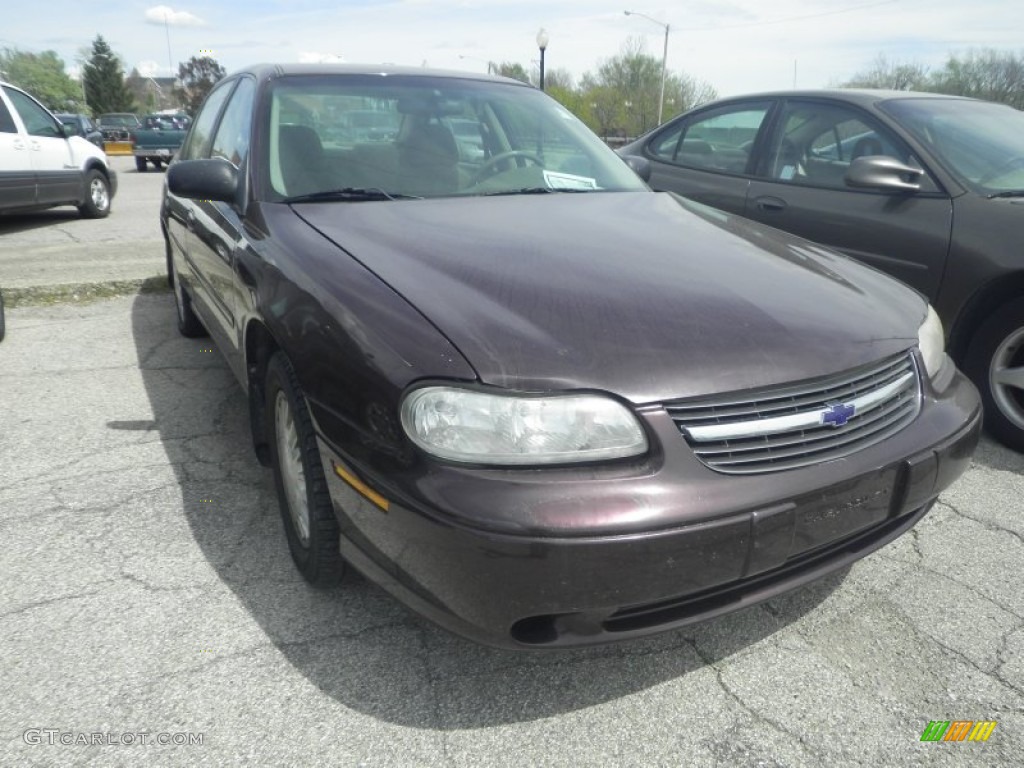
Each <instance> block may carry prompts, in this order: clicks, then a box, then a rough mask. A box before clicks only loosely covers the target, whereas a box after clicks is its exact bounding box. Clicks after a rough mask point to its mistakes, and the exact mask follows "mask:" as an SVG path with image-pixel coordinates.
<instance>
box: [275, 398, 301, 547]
mask: <svg viewBox="0 0 1024 768" xmlns="http://www.w3.org/2000/svg"><path fill="white" fill-rule="evenodd" d="M274 432H275V435H276V437H277V459H278V463H279V464H280V467H281V481H282V483H283V485H284V490H285V496H286V497H287V500H288V514H289V515H291V518H292V523H293V525H294V527H295V534H296V536H298V538H299V541H300V542H301V543H302V546H304V547H307V546H309V500H308V499H307V497H306V471H305V469H304V468H303V466H302V452H301V451H300V449H299V432H298V430H297V429H296V428H295V419H294V418H293V417H292V407H291V405H290V404H289V402H288V398H287V396H286V395H285V394H284V392H278V393H277V398H276V399H275V400H274Z"/></svg>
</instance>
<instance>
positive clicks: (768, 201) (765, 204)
mask: <svg viewBox="0 0 1024 768" xmlns="http://www.w3.org/2000/svg"><path fill="white" fill-rule="evenodd" d="M754 205H756V206H757V207H758V208H760V209H761V210H762V211H784V210H786V201H785V200H783V199H782V198H781V197H771V196H767V195H766V196H765V197H759V198H757V199H755V200H754Z"/></svg>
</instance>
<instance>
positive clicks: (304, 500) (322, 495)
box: [265, 352, 345, 587]
mask: <svg viewBox="0 0 1024 768" xmlns="http://www.w3.org/2000/svg"><path fill="white" fill-rule="evenodd" d="M265 392H266V402H265V408H266V423H267V424H268V425H269V426H270V430H271V433H270V435H269V437H270V440H269V443H270V463H271V466H272V467H273V469H274V486H275V487H276V489H277V501H278V505H279V506H280V509H281V518H282V519H283V520H284V530H285V535H286V536H287V538H288V549H289V550H291V554H292V560H293V561H294V562H295V567H296V568H298V570H299V573H301V574H302V576H303V578H305V579H306V581H308V582H309V583H310V584H312V585H313V586H316V587H329V586H333V585H335V584H337V583H338V582H339V581H340V580H341V578H342V576H343V575H344V573H345V563H344V561H343V560H342V559H341V553H340V551H339V549H338V537H339V528H338V521H337V520H336V519H335V517H334V507H333V505H332V504H331V497H330V494H329V493H328V491H327V480H326V479H325V477H324V469H323V464H321V462H320V451H319V449H318V448H317V444H316V434H315V432H314V431H313V421H312V419H311V418H310V415H309V408H308V407H307V405H306V398H305V397H304V396H303V394H302V389H301V387H300V386H299V381H298V377H297V376H296V375H295V371H294V369H293V368H292V366H291V363H289V362H288V358H287V357H285V355H284V353H283V352H275V353H274V355H273V356H272V357H271V358H270V361H269V362H268V364H267V378H266V387H265Z"/></svg>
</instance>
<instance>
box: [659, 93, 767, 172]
mask: <svg viewBox="0 0 1024 768" xmlns="http://www.w3.org/2000/svg"><path fill="white" fill-rule="evenodd" d="M770 106H771V104H770V102H757V103H745V104H731V105H729V106H726V107H720V108H718V109H714V110H710V111H707V112H703V113H701V114H699V115H696V116H694V117H693V118H691V119H689V120H687V121H685V122H683V123H681V124H680V125H679V126H677V127H676V128H675V129H672V130H669V131H668V132H666V133H664V134H661V135H660V136H657V137H655V139H654V141H653V142H652V143H651V144H650V145H649V148H650V150H649V151H650V152H651V154H652V155H654V156H655V157H656V158H658V159H659V160H662V161H664V162H667V163H672V164H673V165H681V166H684V167H686V168H700V169H704V170H709V171H716V172H725V173H744V172H745V171H746V169H747V163H748V162H749V160H750V152H751V149H752V148H753V146H754V140H755V139H756V138H757V134H758V131H760V130H761V125H762V124H763V123H764V119H765V117H766V116H767V114H768V109H769V107H770Z"/></svg>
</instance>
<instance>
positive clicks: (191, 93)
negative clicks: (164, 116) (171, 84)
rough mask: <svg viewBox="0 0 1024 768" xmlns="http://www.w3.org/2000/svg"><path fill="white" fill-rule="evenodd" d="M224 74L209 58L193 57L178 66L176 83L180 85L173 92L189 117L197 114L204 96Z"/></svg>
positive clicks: (222, 69) (214, 60)
mask: <svg viewBox="0 0 1024 768" xmlns="http://www.w3.org/2000/svg"><path fill="white" fill-rule="evenodd" d="M226 74H227V70H225V69H224V67H222V66H221V65H220V64H219V63H218V62H217V60H216V59H215V58H213V57H211V56H193V57H192V58H191V59H189V60H188V61H186V62H184V63H183V64H179V65H178V82H180V83H181V85H180V86H179V87H176V88H175V89H174V92H175V94H176V95H177V97H178V100H179V101H180V102H181V103H182V105H184V107H185V111H186V112H188V113H189V114H190V115H195V114H196V113H197V112H199V107H201V106H202V104H203V99H205V98H206V94H208V93H209V92H210V91H211V90H213V86H215V85H216V84H217V81H219V80H220V79H221V78H223V77H224V75H226Z"/></svg>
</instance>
